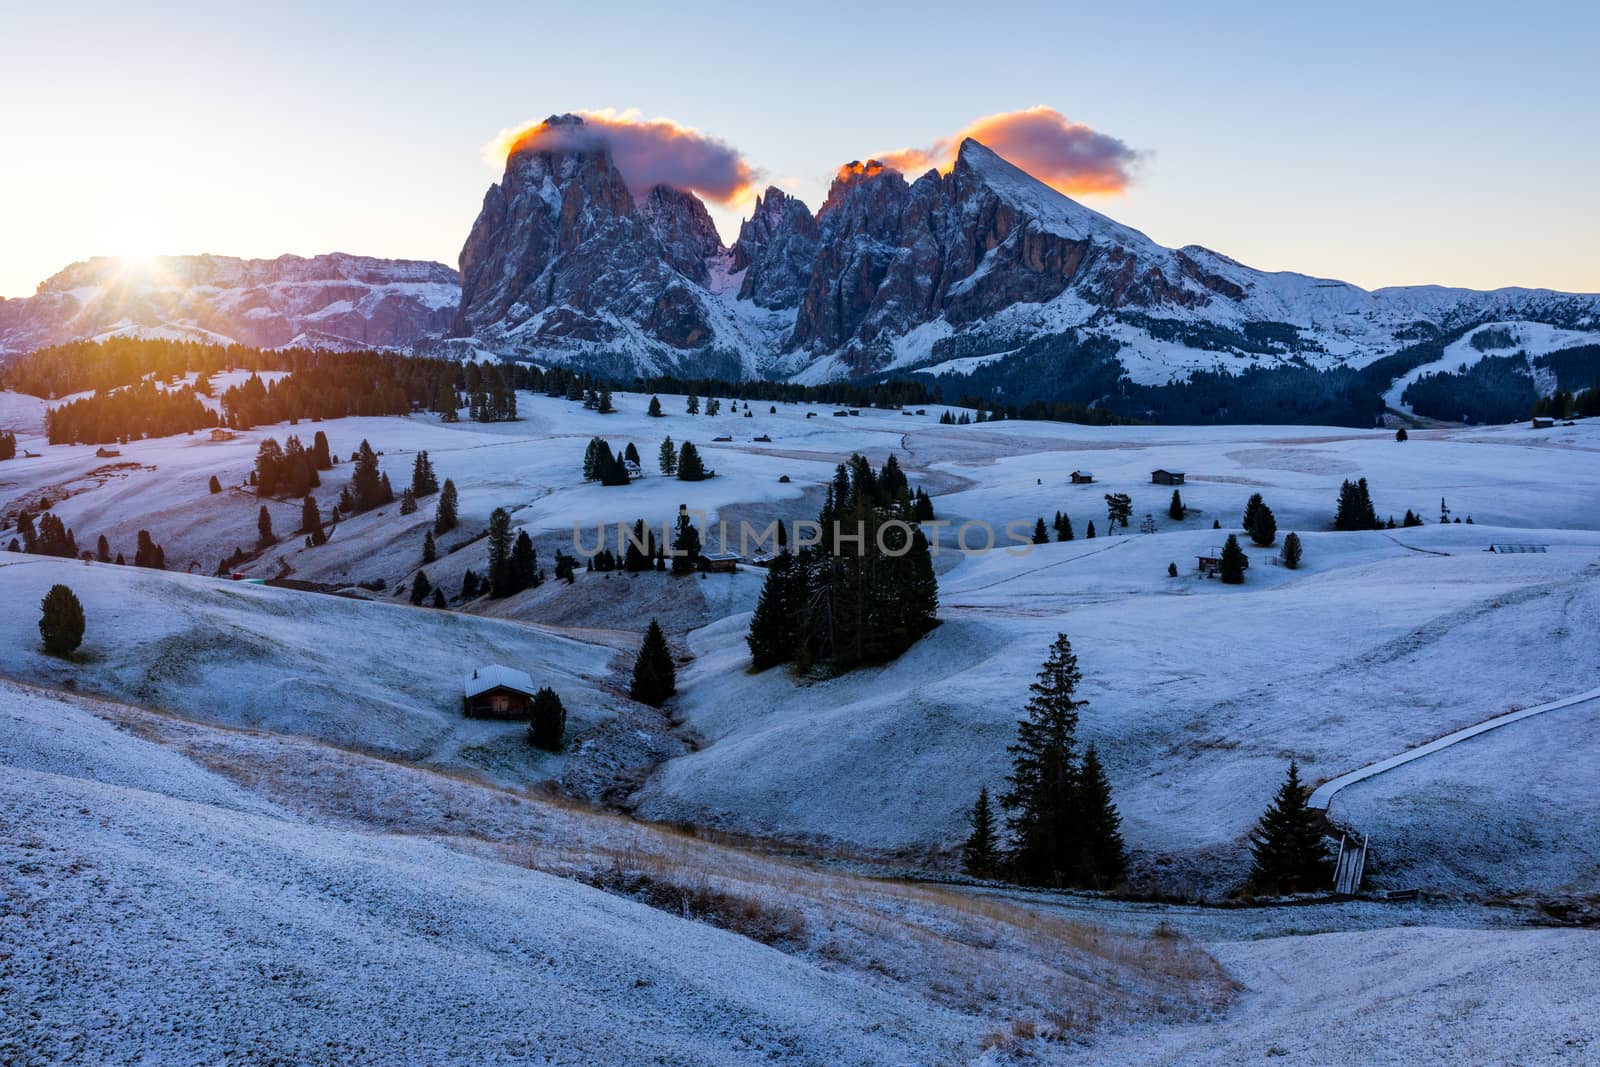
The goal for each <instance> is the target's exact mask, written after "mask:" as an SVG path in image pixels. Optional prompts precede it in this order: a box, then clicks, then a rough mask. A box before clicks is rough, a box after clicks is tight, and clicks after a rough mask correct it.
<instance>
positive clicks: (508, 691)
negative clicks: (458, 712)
mask: <svg viewBox="0 0 1600 1067" xmlns="http://www.w3.org/2000/svg"><path fill="white" fill-rule="evenodd" d="M533 692H534V689H533V679H532V678H531V677H529V676H528V674H527V673H526V672H525V671H519V670H515V669H513V668H511V667H502V666H500V665H499V664H490V665H488V666H486V667H479V668H478V669H477V670H475V671H473V672H472V673H471V674H469V675H467V678H466V682H465V684H464V686H463V688H462V708H463V710H464V711H465V712H466V713H467V714H468V715H469V716H471V717H473V718H478V719H526V718H528V716H529V715H530V714H531V712H532V708H533Z"/></svg>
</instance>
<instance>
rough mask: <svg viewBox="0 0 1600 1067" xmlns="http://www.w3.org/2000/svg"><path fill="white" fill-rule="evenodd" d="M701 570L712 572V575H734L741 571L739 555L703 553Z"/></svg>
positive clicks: (735, 553) (734, 553) (733, 553)
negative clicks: (735, 572)
mask: <svg viewBox="0 0 1600 1067" xmlns="http://www.w3.org/2000/svg"><path fill="white" fill-rule="evenodd" d="M700 569H701V570H705V571H710V572H711V573H712V574H732V573H733V572H734V571H736V570H738V569H739V553H737V552H702V553H701V554H700Z"/></svg>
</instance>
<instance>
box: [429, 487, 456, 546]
mask: <svg viewBox="0 0 1600 1067" xmlns="http://www.w3.org/2000/svg"><path fill="white" fill-rule="evenodd" d="M436 507H437V510H436V511H435V512H434V518H433V532H434V533H436V534H445V533H449V532H450V531H451V530H454V529H455V528H456V483H455V482H453V481H451V480H450V479H449V478H446V479H445V480H444V488H443V489H441V490H439V503H438V504H437V505H436Z"/></svg>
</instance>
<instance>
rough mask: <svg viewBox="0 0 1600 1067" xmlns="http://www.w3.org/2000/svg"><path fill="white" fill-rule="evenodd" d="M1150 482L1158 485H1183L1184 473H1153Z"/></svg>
mask: <svg viewBox="0 0 1600 1067" xmlns="http://www.w3.org/2000/svg"><path fill="white" fill-rule="evenodd" d="M1150 480H1151V481H1152V482H1154V483H1155V484H1156V485H1182V484H1183V472H1182V471H1151V472H1150Z"/></svg>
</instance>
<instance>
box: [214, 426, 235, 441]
mask: <svg viewBox="0 0 1600 1067" xmlns="http://www.w3.org/2000/svg"><path fill="white" fill-rule="evenodd" d="M234 436H235V435H234V432H233V431H232V430H224V429H223V428H222V427H220V426H218V427H217V428H216V429H215V430H212V431H211V439H212V440H213V441H231V440H233V438H234Z"/></svg>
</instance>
